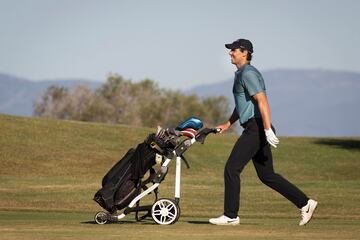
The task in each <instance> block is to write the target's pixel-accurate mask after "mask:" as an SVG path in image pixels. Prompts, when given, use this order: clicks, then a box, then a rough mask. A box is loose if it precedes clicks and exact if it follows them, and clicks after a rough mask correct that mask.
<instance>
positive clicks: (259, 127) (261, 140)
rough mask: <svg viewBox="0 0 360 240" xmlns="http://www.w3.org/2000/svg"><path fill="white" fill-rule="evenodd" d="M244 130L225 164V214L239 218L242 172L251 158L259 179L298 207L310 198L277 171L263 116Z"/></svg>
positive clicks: (249, 123)
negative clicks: (262, 119) (266, 135)
mask: <svg viewBox="0 0 360 240" xmlns="http://www.w3.org/2000/svg"><path fill="white" fill-rule="evenodd" d="M243 127H244V131H243V133H242V135H241V136H240V138H239V139H238V140H237V142H236V143H235V146H234V148H233V149H232V151H231V154H230V156H229V159H228V161H227V163H226V165H225V170H224V181H225V199H224V214H225V215H226V216H228V217H230V218H236V217H237V215H238V211H239V207H240V173H241V172H242V170H243V169H244V167H245V165H246V164H247V163H248V162H249V161H250V160H251V159H252V160H253V163H254V166H255V169H256V172H257V175H258V177H259V178H260V180H261V181H262V182H263V183H264V184H266V185H267V186H269V187H270V188H272V189H274V190H275V191H277V192H279V193H280V194H281V195H283V196H284V197H285V198H287V199H288V200H289V201H291V202H292V203H293V204H295V205H296V206H297V207H298V208H302V207H303V206H305V205H306V204H307V201H308V200H309V198H308V197H307V196H306V195H305V194H304V193H303V192H302V191H301V190H300V189H298V188H297V187H296V186H294V185H293V184H291V183H290V182H289V181H287V180H286V179H285V178H283V177H282V176H280V175H279V174H276V173H275V172H274V168H273V159H272V154H271V149H270V145H269V144H268V143H267V141H266V137H265V132H264V128H263V124H262V121H261V119H258V118H252V119H250V120H249V121H248V122H246V123H245V124H244V125H243Z"/></svg>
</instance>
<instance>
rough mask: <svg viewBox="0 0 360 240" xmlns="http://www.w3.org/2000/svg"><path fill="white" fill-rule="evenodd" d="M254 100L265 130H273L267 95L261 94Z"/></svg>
mask: <svg viewBox="0 0 360 240" xmlns="http://www.w3.org/2000/svg"><path fill="white" fill-rule="evenodd" d="M253 98H254V100H255V101H256V102H257V105H258V107H259V111H260V114H261V119H262V122H263V125H264V129H269V128H271V119H270V107H269V103H268V100H267V98H266V95H265V93H264V92H259V93H257V94H255V95H254V96H253Z"/></svg>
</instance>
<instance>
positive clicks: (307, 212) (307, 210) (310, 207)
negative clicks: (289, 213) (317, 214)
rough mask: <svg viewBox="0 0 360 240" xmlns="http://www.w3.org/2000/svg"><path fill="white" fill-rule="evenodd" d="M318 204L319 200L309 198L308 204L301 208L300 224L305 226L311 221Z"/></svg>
mask: <svg viewBox="0 0 360 240" xmlns="http://www.w3.org/2000/svg"><path fill="white" fill-rule="evenodd" d="M317 204H318V203H317V201H315V200H312V199H309V201H308V202H307V204H306V205H305V206H304V207H302V208H301V209H300V211H301V220H300V223H299V225H300V226H303V225H305V224H307V223H308V222H309V221H310V219H311V217H312V215H313V213H314V211H315V208H316V206H317Z"/></svg>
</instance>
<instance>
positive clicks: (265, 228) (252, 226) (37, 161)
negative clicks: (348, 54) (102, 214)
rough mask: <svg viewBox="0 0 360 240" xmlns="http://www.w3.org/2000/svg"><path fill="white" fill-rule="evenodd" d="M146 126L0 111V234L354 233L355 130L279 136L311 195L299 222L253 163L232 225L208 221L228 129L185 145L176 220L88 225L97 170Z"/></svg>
mask: <svg viewBox="0 0 360 240" xmlns="http://www.w3.org/2000/svg"><path fill="white" fill-rule="evenodd" d="M152 131H155V129H147V128H134V127H129V126H122V125H107V124H95V123H83V122H73V121H57V120H48V119H36V118H23V117H14V116H8V115H0V196H1V197H0V239H87V240H88V239H128V240H129V239H172V240H173V239H265V238H266V239H270V240H271V239H292V240H295V239H360V204H359V203H360V138H288V137H280V141H281V143H280V146H279V147H278V149H275V150H273V154H274V165H275V170H276V171H277V172H278V173H280V174H281V175H283V176H284V177H286V178H287V179H289V180H290V181H291V182H293V183H294V184H296V185H297V186H298V187H300V188H301V189H302V190H303V191H304V192H305V193H307V194H308V195H309V196H311V197H312V198H315V199H316V200H318V201H319V206H318V209H317V210H316V212H315V216H314V219H313V220H312V221H311V222H310V223H309V224H308V225H307V226H305V227H299V226H298V222H299V219H300V213H299V210H298V209H297V208H296V207H295V206H293V205H292V204H291V203H290V202H288V201H287V200H286V199H284V198H283V197H282V196H281V195H279V194H278V193H276V192H274V191H273V190H271V189H269V188H267V187H266V186H264V185H263V184H262V183H261V182H260V181H259V180H258V178H257V176H256V172H255V170H254V167H253V165H252V163H250V164H248V165H247V167H246V168H245V170H244V172H243V173H242V189H241V193H242V197H241V211H240V214H239V215H240V219H241V220H240V221H241V223H240V225H238V226H213V225H210V224H208V218H210V217H215V216H218V215H220V214H221V213H222V208H223V190H224V189H223V167H224V163H225V161H226V159H227V156H228V154H229V152H230V150H231V148H232V146H233V143H234V142H235V140H236V136H235V135H212V136H209V137H208V139H207V141H206V142H205V144H204V145H201V144H196V145H194V146H193V147H192V148H191V149H190V150H189V151H188V152H187V153H186V157H187V159H188V161H189V163H190V165H191V168H190V169H186V168H185V167H183V169H182V179H181V180H182V182H181V204H180V206H181V217H180V219H179V221H178V222H177V223H176V224H174V225H170V226H160V225H156V224H155V223H154V222H153V221H152V220H151V219H149V220H146V221H143V222H136V221H134V215H133V214H130V215H128V216H127V217H126V218H125V219H124V220H123V221H122V222H120V223H116V224H107V225H96V224H94V220H93V216H94V214H95V213H96V212H97V211H99V210H101V208H100V207H99V206H98V205H97V204H96V203H95V202H94V201H93V200H92V198H93V195H94V193H95V192H96V191H97V190H98V189H99V187H100V184H101V179H102V177H103V176H104V174H105V173H106V172H107V171H108V169H109V168H110V167H111V166H112V165H113V164H115V162H117V160H118V159H120V158H121V157H122V156H123V154H125V152H126V151H127V150H128V148H130V147H134V146H136V145H137V144H138V143H140V142H142V141H143V140H144V138H145V137H146V136H147V134H149V133H151V132H152ZM174 170H175V164H174V163H172V164H170V172H169V174H168V175H167V177H166V179H165V181H164V182H163V183H162V184H161V186H160V189H159V197H166V198H173V196H174ZM152 199H153V194H151V195H149V196H148V197H147V199H145V202H151V201H152Z"/></svg>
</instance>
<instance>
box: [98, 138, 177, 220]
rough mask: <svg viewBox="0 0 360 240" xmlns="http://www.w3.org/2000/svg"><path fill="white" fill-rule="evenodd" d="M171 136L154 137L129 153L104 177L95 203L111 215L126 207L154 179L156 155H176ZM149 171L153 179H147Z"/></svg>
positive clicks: (174, 143) (147, 139) (150, 177)
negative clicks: (145, 177)
mask: <svg viewBox="0 0 360 240" xmlns="http://www.w3.org/2000/svg"><path fill="white" fill-rule="evenodd" d="M169 136H170V135H166V136H163V137H162V138H159V137H156V136H155V134H150V135H149V136H148V137H147V138H146V139H145V141H144V142H143V143H141V144H139V145H138V146H137V147H136V148H135V149H134V148H131V149H130V150H128V152H127V153H126V154H125V156H124V157H123V158H122V159H120V160H119V161H118V162H117V163H116V164H115V165H114V166H113V167H112V168H111V169H110V170H109V172H108V173H107V174H106V175H105V176H104V178H103V180H102V188H101V189H100V190H99V191H97V193H96V194H95V196H94V201H96V202H97V203H98V204H99V205H100V206H101V207H103V208H104V209H105V210H107V211H108V212H109V213H110V214H112V213H114V212H116V211H117V210H121V209H123V208H125V207H126V206H127V205H128V204H129V203H130V202H131V201H132V200H133V199H134V198H135V197H136V196H137V195H138V194H139V193H140V192H141V189H142V188H146V184H148V183H149V182H151V180H152V179H153V178H154V175H155V170H154V169H153V166H154V165H155V164H156V161H155V155H156V153H161V154H162V155H168V154H172V151H173V149H174V147H175V145H176V142H175V141H173V137H169ZM148 171H149V173H150V174H149V177H148V178H147V179H146V180H143V177H144V175H145V174H146V173H147V172H148ZM155 194H157V192H155Z"/></svg>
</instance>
